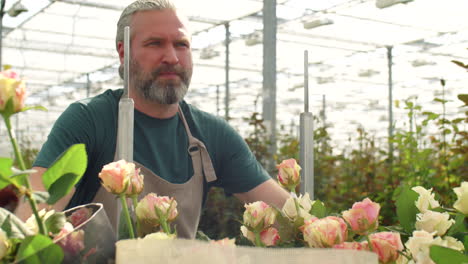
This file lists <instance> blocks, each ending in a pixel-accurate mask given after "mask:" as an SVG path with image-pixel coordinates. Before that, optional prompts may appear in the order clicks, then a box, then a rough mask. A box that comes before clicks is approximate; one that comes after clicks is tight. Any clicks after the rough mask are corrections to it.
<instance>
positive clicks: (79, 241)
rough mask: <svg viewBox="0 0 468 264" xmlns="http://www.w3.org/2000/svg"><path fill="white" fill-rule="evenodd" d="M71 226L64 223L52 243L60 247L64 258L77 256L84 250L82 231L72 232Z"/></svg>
mask: <svg viewBox="0 0 468 264" xmlns="http://www.w3.org/2000/svg"><path fill="white" fill-rule="evenodd" d="M73 230H74V229H73V225H72V224H70V223H68V222H66V223H65V225H64V226H63V228H62V229H61V230H60V232H59V233H58V235H57V236H55V237H54V242H55V243H56V244H58V245H59V246H60V247H62V249H63V251H64V252H65V255H66V257H73V256H76V255H78V254H79V253H80V252H81V251H82V250H83V249H84V248H85V245H84V231H83V230H82V229H80V230H77V231H73Z"/></svg>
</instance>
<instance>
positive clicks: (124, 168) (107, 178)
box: [99, 160, 136, 195]
mask: <svg viewBox="0 0 468 264" xmlns="http://www.w3.org/2000/svg"><path fill="white" fill-rule="evenodd" d="M135 173H136V170H135V164H133V163H131V162H126V161H125V160H119V161H115V162H111V163H109V164H107V165H105V166H104V167H103V168H102V170H101V172H100V173H99V178H101V183H102V186H104V188H106V190H107V191H108V192H111V193H113V194H117V195H118V194H122V193H124V192H125V191H126V190H127V188H128V185H129V183H130V179H131V178H132V176H133V175H134V174H135Z"/></svg>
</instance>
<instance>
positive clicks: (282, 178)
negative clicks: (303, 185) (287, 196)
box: [276, 159, 301, 191]
mask: <svg viewBox="0 0 468 264" xmlns="http://www.w3.org/2000/svg"><path fill="white" fill-rule="evenodd" d="M276 168H277V169H278V181H279V183H280V185H282V186H284V187H285V188H286V189H288V190H290V191H293V190H294V188H296V186H297V185H298V184H299V183H300V182H301V176H300V174H299V173H300V171H301V167H300V166H299V165H298V164H297V162H296V160H295V159H287V160H283V161H282V162H281V163H280V164H278V165H276Z"/></svg>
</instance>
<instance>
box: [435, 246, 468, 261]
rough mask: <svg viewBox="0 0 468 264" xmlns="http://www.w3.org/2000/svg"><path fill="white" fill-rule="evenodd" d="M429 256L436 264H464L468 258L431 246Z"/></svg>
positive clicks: (456, 252) (461, 254)
mask: <svg viewBox="0 0 468 264" xmlns="http://www.w3.org/2000/svg"><path fill="white" fill-rule="evenodd" d="M429 256H430V257H431V259H432V260H433V261H434V262H435V263H436V264H466V263H468V256H466V255H463V253H461V252H459V251H456V250H454V249H451V248H446V247H441V246H431V247H430V253H429Z"/></svg>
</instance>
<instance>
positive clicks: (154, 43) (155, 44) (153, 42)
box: [148, 41, 161, 46]
mask: <svg viewBox="0 0 468 264" xmlns="http://www.w3.org/2000/svg"><path fill="white" fill-rule="evenodd" d="M148 45H150V46H160V45H161V41H151V42H150V43H148Z"/></svg>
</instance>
